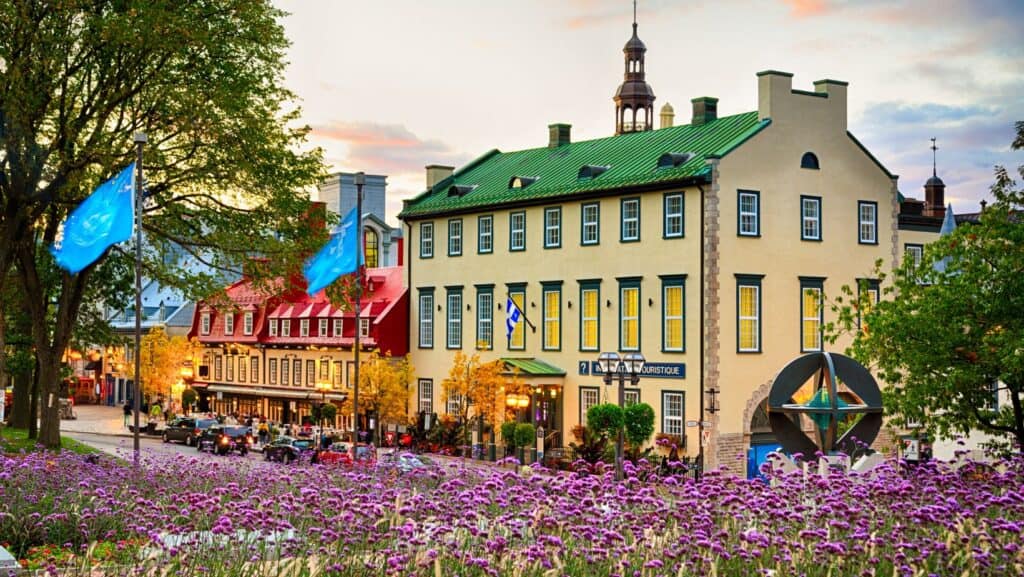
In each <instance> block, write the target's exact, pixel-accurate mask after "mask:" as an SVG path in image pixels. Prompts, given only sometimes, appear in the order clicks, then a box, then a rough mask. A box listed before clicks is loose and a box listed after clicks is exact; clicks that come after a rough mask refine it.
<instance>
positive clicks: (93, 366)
mask: <svg viewBox="0 0 1024 577" xmlns="http://www.w3.org/2000/svg"><path fill="white" fill-rule="evenodd" d="M85 370H87V371H100V370H103V360H102V359H101V360H98V361H89V362H88V363H85Z"/></svg>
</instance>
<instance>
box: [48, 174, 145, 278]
mask: <svg viewBox="0 0 1024 577" xmlns="http://www.w3.org/2000/svg"><path fill="white" fill-rule="evenodd" d="M134 176H135V163H134V162H133V163H131V164H129V165H128V167H127V168H125V169H124V170H122V171H121V172H120V173H119V174H118V175H117V176H115V177H114V178H111V179H110V180H108V181H106V182H104V183H103V184H101V185H100V186H99V187H98V188H97V189H96V190H95V191H93V193H92V194H90V195H89V197H88V198H86V199H85V200H84V201H82V204H80V205H78V208H76V209H75V210H74V212H72V213H71V216H69V217H68V219H67V221H65V223H64V234H63V236H62V238H61V241H60V246H59V247H58V246H57V245H56V244H54V245H53V246H51V247H50V253H51V254H53V258H54V259H56V260H57V264H58V265H59V266H60V267H61V268H63V269H64V270H66V271H68V272H70V273H71V274H75V273H77V272H79V271H80V270H82V269H83V268H85V267H87V266H89V265H90V264H92V263H94V262H96V259H98V258H100V256H101V255H102V254H103V253H104V252H105V251H106V250H107V249H108V248H109V247H110V246H111V245H113V244H116V243H119V242H124V241H126V240H128V239H130V238H131V237H132V225H133V224H134V220H135V187H134V184H135V179H134Z"/></svg>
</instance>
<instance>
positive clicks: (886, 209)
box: [404, 71, 903, 472]
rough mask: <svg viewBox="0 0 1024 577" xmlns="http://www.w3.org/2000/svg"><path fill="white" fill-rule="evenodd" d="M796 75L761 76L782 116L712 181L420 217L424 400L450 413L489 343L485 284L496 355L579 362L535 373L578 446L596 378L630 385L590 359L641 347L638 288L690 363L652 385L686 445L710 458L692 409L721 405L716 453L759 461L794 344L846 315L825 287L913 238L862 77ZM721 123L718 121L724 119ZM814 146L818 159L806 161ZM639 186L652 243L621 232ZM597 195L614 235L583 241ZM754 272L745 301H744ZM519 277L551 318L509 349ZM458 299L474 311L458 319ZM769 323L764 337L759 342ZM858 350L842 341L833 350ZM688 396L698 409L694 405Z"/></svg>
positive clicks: (645, 381)
mask: <svg viewBox="0 0 1024 577" xmlns="http://www.w3.org/2000/svg"><path fill="white" fill-rule="evenodd" d="M791 76H792V75H789V74H786V73H778V72H771V71H769V72H765V73H760V74H759V75H758V82H759V98H758V116H759V120H769V119H770V124H768V125H767V126H766V127H765V128H764V129H763V130H760V131H759V132H756V133H754V134H753V135H752V136H750V137H749V138H748V139H747V140H746V141H744V142H742V143H739V144H738V146H736V147H733V148H731V149H730V150H729V152H728V153H726V154H724V155H722V156H721V157H719V156H715V155H707V157H706V160H705V162H706V163H707V165H708V166H709V167H710V168H711V170H710V177H709V178H708V179H707V180H706V181H704V182H702V183H694V184H688V185H686V186H684V187H682V188H673V187H672V186H664V187H657V186H650V185H648V186H643V187H640V186H636V187H632V188H631V187H629V186H623V187H620V188H617V189H612V190H610V191H608V192H607V193H601V194H599V195H587V196H584V197H583V198H574V197H572V196H567V197H563V198H560V199H558V200H557V201H551V202H546V203H545V202H541V201H539V200H538V201H534V202H531V203H526V202H521V203H506V204H505V205H491V206H487V207H481V208H479V209H474V210H470V211H464V212H461V213H459V214H434V215H430V216H425V217H416V216H415V215H414V216H412V217H406V218H405V219H404V220H405V225H406V230H405V236H406V238H407V239H408V246H407V249H408V253H407V254H408V262H409V263H410V265H411V266H410V269H409V288H410V298H411V301H412V302H411V311H410V350H411V355H412V362H413V365H414V366H415V368H416V372H417V375H418V378H419V379H420V380H421V381H422V382H424V383H430V386H429V390H427V388H425V387H421V388H420V390H419V392H420V393H421V395H420V396H422V397H423V398H422V399H418V401H419V404H418V408H421V409H428V408H432V410H433V411H434V412H437V413H439V414H440V413H443V412H445V411H444V402H445V399H444V396H443V392H442V386H441V382H442V381H443V380H444V378H445V377H446V376H447V374H448V369H449V367H450V366H451V364H452V359H453V356H454V353H455V350H454V349H457V348H461V349H462V350H463V351H464V352H467V353H469V352H472V351H474V350H475V349H476V348H477V347H476V346H475V345H476V339H477V325H478V322H479V318H480V317H479V315H478V313H479V312H480V311H479V310H478V308H479V307H478V304H479V303H478V301H477V295H478V294H479V292H480V291H488V290H490V291H492V293H493V303H494V306H493V310H492V313H491V316H492V325H493V334H494V338H493V347H492V348H490V349H487V350H480V351H479V352H480V355H481V358H482V359H483V360H491V359H496V358H512V359H516V358H532V359H538V360H542V361H544V362H546V363H548V364H551V365H554V366H556V367H559V368H561V369H564V371H565V375H564V377H535V378H533V379H532V382H533V383H534V384H537V385H543V386H544V387H545V388H544V389H543V390H544V391H545V392H549V391H550V390H551V389H555V390H556V391H557V395H558V398H559V404H558V405H557V407H555V408H556V409H557V413H558V415H557V427H558V429H559V430H560V431H561V432H562V433H563V436H562V441H563V443H567V442H568V441H570V440H571V437H570V436H569V434H568V432H569V431H571V429H572V427H573V426H574V425H576V424H578V423H579V422H580V420H581V413H582V411H583V407H582V406H581V403H588V402H590V401H591V400H593V395H594V394H595V393H594V391H597V393H596V394H597V395H598V398H600V400H601V401H605V400H608V401H612V402H614V401H615V400H616V396H615V394H616V393H615V388H614V387H610V388H608V389H607V390H606V388H605V386H604V385H603V384H602V379H601V377H600V376H594V375H592V374H584V373H589V372H590V371H589V366H590V365H589V364H586V363H587V362H589V361H594V360H596V358H597V356H598V354H599V353H600V352H601V351H625V350H626V349H624V347H623V346H622V342H621V338H622V327H623V316H624V315H625V316H626V317H630V318H631V317H632V314H631V311H629V310H628V309H629V307H628V306H625V307H624V306H623V292H622V291H623V289H631V288H632V287H637V288H638V289H639V299H638V304H639V311H638V312H639V314H638V318H639V347H637V348H638V350H639V351H640V352H642V353H643V355H644V356H645V357H646V359H647V361H648V362H649V363H652V362H653V363H666V364H667V365H665V366H669V367H678V366H679V365H685V377H683V378H654V377H649V376H645V377H643V378H641V380H640V384H639V400H640V401H642V402H646V403H649V404H650V405H651V406H652V407H653V408H654V411H655V415H656V431H657V432H676V431H681V432H682V433H683V434H684V435H685V437H686V454H688V455H690V456H696V455H697V454H698V451H699V447H700V440H699V438H698V436H699V435H698V429H697V428H696V427H687V426H686V421H700V420H710V421H712V422H713V427H712V428H711V431H712V433H711V436H710V437H711V438H710V445H709V447H708V449H707V450H706V458H707V459H708V464H709V465H712V466H714V465H724V466H727V467H729V468H730V469H733V470H736V471H737V472H740V471H742V467H743V466H745V465H744V463H745V461H744V459H745V456H746V450H747V449H748V448H749V446H750V443H751V441H752V440H753V438H754V433H755V431H752V427H751V421H752V419H753V417H754V412H755V410H756V408H757V406H758V404H759V403H761V402H762V401H763V400H764V399H765V397H766V396H767V393H768V388H769V387H770V385H771V382H772V379H773V378H774V377H775V375H776V373H777V372H778V371H779V370H780V369H781V368H782V367H783V366H784V365H785V364H786V363H788V362H789V361H790V360H792V359H793V358H795V357H797V356H799V355H801V354H802V353H804V352H807V351H809V350H820V349H821V348H822V346H823V345H822V344H821V339H820V337H818V338H816V339H815V338H814V337H813V335H810V336H808V335H805V334H804V333H805V332H806V333H810V332H813V331H814V330H820V326H821V323H822V322H828V321H829V320H830V319H832V318H833V315H832V314H831V312H830V311H828V310H825V307H823V306H821V305H820V304H815V303H816V302H820V301H816V300H815V299H814V298H810V297H814V296H815V295H819V296H820V295H821V294H822V293H821V292H820V291H823V294H824V296H825V298H828V297H830V296H834V295H836V294H838V293H839V289H840V287H841V286H843V285H851V286H856V283H857V279H867V278H870V277H871V276H872V271H873V269H874V267H875V262H876V261H877V260H879V259H881V260H882V261H883V262H884V266H885V268H890V267H892V266H893V265H894V260H895V259H896V258H897V253H898V252H900V253H901V252H902V250H903V247H902V244H901V241H900V239H899V238H898V231H897V223H896V217H897V211H898V204H897V191H896V180H895V178H896V177H895V176H893V175H891V174H890V173H889V172H888V171H886V169H885V168H884V167H883V166H882V165H881V164H879V163H878V161H877V160H875V159H874V158H873V157H872V156H871V155H870V154H869V153H868V152H867V151H866V150H865V149H864V148H863V147H862V146H861V145H860V144H859V143H858V142H857V141H856V140H855V139H854V138H853V137H852V135H850V134H849V133H848V132H847V126H846V124H847V123H846V113H847V110H846V89H847V87H846V84H845V83H842V82H837V81H820V82H817V83H815V90H814V91H813V92H809V91H800V90H794V89H793V88H792V85H791V81H792V77H791ZM706 121H707V122H711V123H712V124H711V126H713V122H714V118H713V117H712V118H711V119H709V120H706ZM664 130H672V129H670V128H669V129H664ZM655 132H658V131H655ZM615 138H626V137H624V136H618V137H615ZM655 152H668V151H655ZM807 153H811V154H812V155H813V156H814V157H815V158H814V160H815V161H816V162H815V163H816V164H817V167H813V166H809V165H806V164H805V163H806V162H807V158H805V155H806V154H807ZM802 165H804V166H802ZM457 175H458V173H456V176H457ZM541 179H543V176H541ZM672 194H681V195H682V197H683V207H684V208H683V213H684V217H683V220H684V223H685V224H684V235H683V236H682V237H681V238H666V236H667V235H666V230H665V226H666V224H665V223H666V195H672ZM628 199H639V223H640V224H639V230H640V238H639V240H638V241H635V242H624V241H622V240H621V239H620V231H621V227H622V226H623V222H622V221H623V202H624V201H628ZM594 204H596V205H597V206H598V207H599V212H600V242H599V243H598V244H596V245H584V244H583V243H582V242H581V238H582V230H581V222H582V214H581V213H582V211H583V210H584V208H583V207H584V206H587V205H594ZM741 207H742V209H741ZM550 209H559V210H560V219H559V222H560V227H561V229H560V232H561V238H560V244H559V246H558V247H557V248H545V232H546V231H545V213H546V211H548V210H550ZM741 212H742V213H743V214H742V215H741ZM516 213H524V214H525V223H526V232H525V239H526V241H525V243H526V246H525V250H522V251H510V249H509V247H510V234H511V231H510V227H511V223H510V219H511V215H512V214H516ZM487 216H490V217H492V220H491V221H490V222H491V226H490V230H491V232H492V234H491V239H492V240H493V252H492V253H488V254H478V240H479V236H480V235H479V233H480V231H479V229H478V224H479V223H480V222H481V221H480V218H481V217H487ZM516 218H518V217H516ZM452 220H459V221H461V230H459V228H460V227H459V226H456V227H455V229H454V230H456V231H457V232H459V239H458V242H459V243H460V244H461V245H462V246H461V249H462V250H461V253H462V254H461V255H460V256H448V255H447V250H446V249H447V243H448V242H449V238H448V230H449V221H452ZM424 227H432V230H430V232H431V239H430V240H431V243H430V244H431V245H432V256H430V257H429V258H423V257H422V256H421V254H420V250H421V243H423V240H424V239H423V234H424V231H425V228H424ZM741 227H742V228H743V231H742V232H741ZM676 284H682V286H683V287H684V293H685V309H684V320H683V326H684V334H685V349H684V350H682V351H668V350H666V347H665V342H664V341H663V332H664V327H665V326H666V323H667V322H668V321H669V319H668V317H674V316H675V315H674V314H666V308H665V305H666V297H667V296H668V294H667V293H666V289H667V288H668V287H673V286H676ZM741 285H742V286H743V287H744V288H743V289H742V292H743V295H744V297H743V298H745V299H746V300H745V301H744V303H742V304H744V308H743V310H741V307H740V304H741V303H739V302H738V299H739V298H740V296H739V295H740V292H741V289H740V286H741ZM595 286H596V287H598V290H599V291H600V297H599V309H598V310H599V314H598V317H599V326H600V330H599V334H600V342H599V344H598V346H597V347H593V348H591V350H584V347H583V346H582V341H581V326H582V325H583V320H582V314H581V313H582V310H581V309H582V307H581V298H582V295H581V287H595ZM489 287H492V288H489ZM510 289H523V290H525V296H526V299H525V302H524V305H523V310H524V312H525V313H526V315H527V317H528V318H529V320H530V321H531V322H532V324H533V325H535V326H536V332H534V331H532V330H529V329H527V333H526V338H525V346H524V348H522V349H521V350H516V349H510V348H509V346H508V343H507V342H506V339H505V329H504V320H505V313H506V311H505V306H504V305H505V300H506V295H507V294H508V292H509V290H510ZM805 289H808V290H809V292H805ZM545 290H548V291H555V290H557V291H559V298H560V301H559V302H560V305H559V308H558V310H557V312H558V315H557V316H558V319H559V331H560V333H559V334H560V342H559V343H558V346H557V347H545V343H544V339H545V324H544V322H545V317H548V318H551V316H552V315H551V314H546V310H545V302H550V301H547V300H546V299H545V294H544V292H545ZM815 290H817V291H819V292H815ZM672 294H673V295H674V294H677V293H675V292H673V293H672ZM450 295H461V298H460V297H458V296H457V297H455V298H454V299H452V298H450ZM752 295H754V296H755V298H754V300H753V301H752V300H751V296H752ZM808 295H810V297H809V296H808ZM808 298H810V300H808ZM450 305H453V306H458V308H459V313H458V314H455V316H454V317H453V322H452V323H448V320H449V319H448V317H449V313H450V311H451V306H450ZM498 305H501V308H500V310H499V307H498ZM751 305H755V306H754V308H753V309H751V308H750V306H751ZM427 307H429V311H428V310H427ZM810 308H813V310H809V309H810ZM741 313H742V314H741ZM741 316H742V317H743V318H742V322H741V318H740V317H741ZM485 317H486V313H485ZM630 318H627V319H626V320H627V321H628V320H630ZM672 320H674V319H672ZM449 324H451V325H452V327H449V326H448V325H449ZM427 325H432V327H433V328H432V331H430V330H427V329H425V328H424V327H425V326H427ZM741 325H742V326H743V327H744V342H743V343H742V345H743V346H741V343H740V335H739V332H740V330H741V329H740V327H741ZM751 327H754V328H753V329H752V328H751ZM449 328H451V329H453V330H456V329H460V330H461V332H462V339H461V343H458V342H452V343H447V342H446V337H447V336H448V334H449V332H450V331H449ZM805 329H806V330H805ZM755 330H756V335H757V337H756V342H751V341H750V339H751V338H752V334H753V333H752V331H755ZM421 332H423V333H424V334H432V336H433V343H432V346H431V347H425V346H422V345H423V344H424V343H423V342H422V341H421V336H423V335H421ZM805 337H808V338H807V339H805ZM449 344H450V345H453V346H451V347H450V346H448V345H449ZM549 344H550V343H549ZM454 345H460V346H454ZM844 347H845V344H844V343H842V342H840V343H838V344H837V345H835V346H829V347H827V349H828V350H842V349H843V348H844ZM741 348H742V349H749V350H743V351H741V350H740V349H741ZM581 365H582V366H581ZM584 367H586V368H584ZM702 380H703V383H702ZM702 390H704V391H708V390H715V391H718V398H717V403H718V406H719V407H720V409H721V410H720V411H719V412H718V413H717V414H714V415H712V414H709V413H705V414H703V415H702V414H701V392H702ZM705 398H707V397H705ZM678 400H681V401H682V411H681V412H678V413H677V412H675V410H674V409H675V407H677V404H676V403H677V401H678ZM547 408H549V407H547V406H545V407H542V409H547ZM531 410H533V409H532V408H531Z"/></svg>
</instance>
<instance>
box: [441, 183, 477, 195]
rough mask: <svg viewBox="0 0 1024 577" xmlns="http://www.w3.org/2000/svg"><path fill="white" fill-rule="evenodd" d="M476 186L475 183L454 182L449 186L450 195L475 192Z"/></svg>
mask: <svg viewBox="0 0 1024 577" xmlns="http://www.w3.org/2000/svg"><path fill="white" fill-rule="evenodd" d="M475 188H476V185H475V184H453V185H451V186H450V187H449V188H448V196H458V197H463V196H466V195H467V194H469V193H471V192H473V189H475Z"/></svg>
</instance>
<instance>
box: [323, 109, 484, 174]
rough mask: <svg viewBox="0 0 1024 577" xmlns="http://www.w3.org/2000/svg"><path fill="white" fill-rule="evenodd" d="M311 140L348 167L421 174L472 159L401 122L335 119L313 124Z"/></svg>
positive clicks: (335, 160)
mask: <svg viewBox="0 0 1024 577" xmlns="http://www.w3.org/2000/svg"><path fill="white" fill-rule="evenodd" d="M311 139H312V140H315V141H319V142H320V143H321V144H322V145H323V146H324V148H325V149H326V150H327V159H328V161H330V162H331V163H332V164H334V165H335V166H337V167H338V168H342V169H345V170H364V171H367V172H374V173H378V174H387V175H393V176H397V175H413V174H415V175H419V174H420V172H421V171H422V170H423V167H424V166H426V165H428V164H449V165H451V166H459V165H461V164H464V163H465V162H467V160H468V157H467V156H466V155H464V154H461V153H459V152H457V151H455V150H454V149H452V147H451V146H449V145H448V144H446V143H444V142H442V141H440V140H435V139H422V138H420V137H418V136H417V135H416V134H414V133H413V132H412V131H410V130H409V129H408V128H406V127H405V126H402V125H400V124H376V123H371V122H331V123H329V124H326V125H318V126H313V127H312V134H311ZM339 145H340V146H341V147H343V148H344V149H345V150H344V152H342V151H341V150H339Z"/></svg>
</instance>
